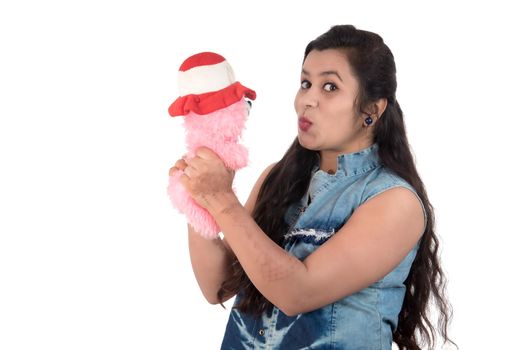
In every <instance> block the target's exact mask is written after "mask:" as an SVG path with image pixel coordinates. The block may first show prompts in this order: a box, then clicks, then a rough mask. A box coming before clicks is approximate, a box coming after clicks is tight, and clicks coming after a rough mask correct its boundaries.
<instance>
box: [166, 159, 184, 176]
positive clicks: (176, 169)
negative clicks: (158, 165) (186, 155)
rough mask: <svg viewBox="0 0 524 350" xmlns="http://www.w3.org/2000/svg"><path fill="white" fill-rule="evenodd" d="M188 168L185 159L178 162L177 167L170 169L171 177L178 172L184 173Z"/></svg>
mask: <svg viewBox="0 0 524 350" xmlns="http://www.w3.org/2000/svg"><path fill="white" fill-rule="evenodd" d="M186 167H187V163H186V161H185V160H184V159H179V160H177V161H176V163H175V165H174V166H173V167H171V168H170V169H169V176H172V175H173V174H174V173H175V172H176V171H178V170H180V171H184V170H185V169H186Z"/></svg>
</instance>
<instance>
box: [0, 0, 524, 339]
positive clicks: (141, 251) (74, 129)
mask: <svg viewBox="0 0 524 350" xmlns="http://www.w3.org/2000/svg"><path fill="white" fill-rule="evenodd" d="M420 3H421V2H415V1H413V2H404V3H403V5H398V2H387V1H384V2H376V1H366V2H364V1H330V2H325V4H324V5H321V2H320V1H305V0H302V1H300V2H293V4H289V5H288V3H287V2H284V1H279V2H269V1H266V2H253V1H238V2H226V1H204V0H202V1H198V2H187V3H179V2H175V1H147V2H146V1H142V2H138V1H126V2H124V1H121V2H119V1H90V2H73V1H53V0H51V1H45V2H41V1H17V2H14V1H10V2H9V1H6V2H2V4H1V5H0V47H1V49H0V50H1V53H0V233H1V236H0V349H217V348H218V347H219V344H220V342H221V339H222V335H223V332H224V328H225V325H226V320H227V316H228V312H229V310H226V311H225V310H223V309H222V308H221V307H220V306H211V305H208V304H206V302H205V300H204V298H203V297H202V296H201V294H200V291H199V289H198V286H197V284H196V281H195V280H194V277H193V274H192V270H191V266H190V263H189V257H188V252H187V237H186V225H185V220H184V218H183V217H182V216H181V215H180V214H178V213H177V212H176V211H175V210H174V209H173V208H172V207H171V204H170V203H169V201H168V198H167V195H166V185H167V172H168V169H169V167H170V166H172V164H173V163H174V161H175V160H176V159H178V158H179V157H180V155H182V154H183V153H184V151H185V148H184V147H185V146H184V142H183V128H182V124H181V119H173V118H170V117H169V116H168V114H167V108H168V106H169V104H170V103H171V102H172V101H173V100H174V99H175V98H176V97H177V94H178V91H177V83H176V78H177V70H178V67H179V65H180V64H181V62H182V61H183V60H184V59H185V58H186V57H188V56H189V55H191V54H194V53H196V52H200V51H216V52H218V53H221V54H222V55H224V56H225V57H226V58H227V59H228V61H229V62H230V64H231V65H232V66H233V68H234V70H235V73H236V76H237V78H238V79H239V80H240V81H241V82H242V83H243V84H245V85H246V86H249V87H251V88H253V89H255V90H256V91H257V93H258V98H257V100H256V101H255V103H254V106H253V109H252V113H251V115H250V119H249V121H248V123H247V126H246V130H245V132H244V144H245V145H246V146H247V147H248V148H249V151H250V165H249V166H248V167H247V168H244V169H242V170H240V171H239V172H238V173H237V176H236V178H235V186H236V187H237V190H238V196H239V197H240V199H241V201H244V200H245V199H246V198H247V195H248V193H249V191H250V189H251V186H252V185H253V183H254V182H255V180H256V178H257V177H258V175H259V174H260V172H261V171H262V169H264V168H265V167H266V166H267V165H268V164H269V163H270V162H273V161H277V160H278V159H280V157H281V156H282V155H283V153H284V151H285V150H286V149H287V147H288V146H289V144H290V143H291V141H292V140H293V138H294V136H295V134H296V124H295V123H296V116H295V114H294V109H293V98H294V95H295V92H296V90H297V88H298V87H299V74H300V64H301V61H302V54H303V50H304V48H305V46H306V44H307V43H308V42H309V41H310V40H312V39H314V38H315V37H316V36H318V35H320V34H321V33H323V32H325V31H326V30H328V29H329V27H330V26H331V25H334V24H342V23H350V24H354V25H356V26H357V27H358V28H361V29H366V30H370V31H374V32H377V33H379V34H380V35H381V36H382V37H383V38H384V40H385V41H386V43H387V44H388V45H389V47H390V48H391V50H392V51H393V53H394V55H395V58H396V62H397V68H398V84H399V87H398V100H399V102H400V104H401V106H402V108H403V110H404V112H405V117H406V124H407V129H408V136H409V139H410V142H411V145H412V148H413V151H414V153H415V155H416V160H417V164H418V168H419V171H420V173H421V175H422V177H423V180H424V181H425V183H426V186H427V190H428V193H429V197H430V200H431V201H432V202H433V205H434V206H435V211H436V215H437V229H438V233H439V234H440V236H441V241H442V259H443V265H444V268H445V270H446V271H447V274H448V277H449V281H450V282H449V297H450V299H451V302H452V303H453V306H454V309H455V316H454V322H453V323H452V325H451V328H450V331H451V335H452V336H453V338H454V339H455V340H456V342H457V343H458V344H459V345H461V348H462V349H495V348H497V349H509V348H515V344H518V343H519V342H520V336H519V334H521V330H520V328H521V327H520V324H521V315H522V312H523V311H524V310H523V308H522V298H521V296H520V293H519V288H518V284H519V282H518V281H519V280H520V279H521V278H520V277H518V276H519V275H521V273H519V272H520V271H519V270H521V268H520V267H521V266H522V259H521V256H522V255H521V250H520V247H519V243H520V241H521V240H520V239H519V238H520V236H522V234H523V233H524V232H523V228H522V225H521V218H520V215H522V214H521V212H520V211H521V209H522V204H521V198H522V195H523V190H522V185H521V181H522V180H519V178H521V175H520V174H521V171H519V170H518V169H521V167H520V166H519V165H518V164H519V163H520V162H521V161H519V159H522V156H520V155H519V153H520V152H519V151H521V150H522V149H523V147H522V146H523V142H522V136H521V135H522V131H521V129H522V127H523V125H524V124H523V122H522V116H523V113H522V107H521V102H522V96H521V95H522V81H523V78H524V75H523V70H522V64H521V62H523V60H524V57H523V54H522V39H521V37H520V36H519V35H518V32H519V31H520V32H522V30H523V29H524V28H523V25H522V24H519V22H521V17H520V15H519V13H520V12H519V11H517V8H516V6H512V5H509V4H510V3H508V2H505V1H497V2H493V3H484V4H480V3H479V2H471V3H467V2H461V3H460V4H459V2H458V1H457V2H449V3H446V2H442V1H439V2H435V4H434V5H428V4H425V5H421V4H420ZM519 209H520V210H519ZM226 306H227V307H228V308H229V307H230V306H231V303H228V304H227V305H226Z"/></svg>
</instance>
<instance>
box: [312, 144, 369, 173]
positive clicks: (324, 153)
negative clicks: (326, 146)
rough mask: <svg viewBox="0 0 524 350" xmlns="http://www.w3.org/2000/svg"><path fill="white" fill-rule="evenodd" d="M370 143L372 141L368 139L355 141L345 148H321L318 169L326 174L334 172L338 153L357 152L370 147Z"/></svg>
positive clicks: (336, 166)
mask: <svg viewBox="0 0 524 350" xmlns="http://www.w3.org/2000/svg"><path fill="white" fill-rule="evenodd" d="M372 144H373V143H372V142H370V141H368V142H362V143H356V144H354V145H352V146H350V147H348V148H345V149H344V150H321V151H320V170H323V171H325V172H326V173H328V174H335V173H336V172H337V168H338V156H339V155H341V154H348V153H354V152H358V151H360V150H363V149H365V148H368V147H370V146H371V145H372Z"/></svg>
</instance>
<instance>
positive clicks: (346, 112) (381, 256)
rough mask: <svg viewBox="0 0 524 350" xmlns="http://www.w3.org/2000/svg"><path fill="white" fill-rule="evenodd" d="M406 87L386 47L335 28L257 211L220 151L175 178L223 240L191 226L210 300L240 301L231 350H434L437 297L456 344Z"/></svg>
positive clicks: (315, 56) (312, 48)
mask: <svg viewBox="0 0 524 350" xmlns="http://www.w3.org/2000/svg"><path fill="white" fill-rule="evenodd" d="M396 86H397V82H396V68H395V62H394V59H393V55H392V53H391V51H390V50H389V48H388V47H387V46H386V45H385V44H384V42H383V40H382V38H381V37H380V36H378V35H377V34H374V33H371V32H367V31H363V30H358V29H356V28H355V27H353V26H350V25H343V26H335V27H332V28H331V29H330V30H329V31H328V32H326V33H325V34H323V35H321V36H320V37H318V38H317V39H315V40H313V41H312V42H311V43H309V45H308V46H307V48H306V51H305V55H304V61H303V66H302V72H301V78H300V87H299V89H298V93H297V95H296V99H295V109H296V112H297V127H298V136H297V138H296V139H295V141H294V142H293V144H292V145H291V147H290V148H289V149H288V150H287V152H286V154H285V155H284V157H283V158H282V159H281V160H280V161H279V162H277V163H275V164H272V165H270V166H269V167H268V168H267V169H266V170H265V171H264V172H263V173H262V175H261V176H260V178H259V179H258V181H257V182H256V184H255V185H254V188H253V190H252V192H251V194H250V196H249V198H248V200H247V202H246V204H245V205H244V206H242V205H241V204H240V203H239V201H238V199H237V197H236V196H235V194H234V193H233V191H232V189H231V185H232V182H233V177H234V172H233V171H231V170H230V169H227V168H226V167H225V166H224V164H223V163H222V161H221V160H220V158H218V157H217V156H216V155H215V154H214V153H213V152H212V151H210V150H209V149H206V148H201V149H200V150H199V151H198V152H197V156H196V157H195V158H193V159H191V160H187V162H186V160H184V159H180V160H178V161H177V162H176V164H175V166H174V167H173V168H172V169H173V170H174V169H175V168H176V169H179V170H183V171H184V174H185V175H183V176H182V178H181V181H182V183H183V185H184V187H185V188H186V189H187V190H188V192H189V193H190V194H191V196H193V198H194V199H195V200H196V201H197V202H198V203H199V204H200V205H202V206H203V207H205V208H206V209H207V210H208V211H209V212H210V213H211V214H212V215H213V217H214V218H215V219H216V221H217V223H218V224H219V226H220V228H221V229H222V232H223V236H224V237H223V239H216V240H212V241H209V240H206V239H203V238H201V237H200V235H198V234H197V233H195V232H194V231H192V228H191V227H188V229H189V249H190V254H191V262H192V266H193V269H194V273H195V276H196V278H197V281H198V283H199V286H200V288H201V289H202V292H203V294H204V295H205V297H206V298H207V300H208V301H209V302H210V303H222V302H224V301H226V300H228V299H229V298H231V297H232V296H234V295H236V299H235V302H234V306H233V309H232V310H231V314H230V318H229V322H228V325H227V327H226V332H225V336H224V340H223V343H222V348H223V349H262V348H263V349H306V348H307V349H391V346H392V342H393V341H394V342H396V343H397V344H398V346H399V347H400V349H420V347H421V345H422V344H423V343H428V344H429V346H433V341H434V337H435V332H434V327H433V326H432V324H431V321H430V319H429V312H428V301H429V299H430V297H433V298H434V300H435V303H436V306H437V309H438V310H439V311H440V320H439V321H440V322H439V325H440V328H439V331H440V333H441V334H442V336H443V338H444V340H445V341H448V336H447V324H448V321H449V317H450V311H449V307H448V305H447V302H446V299H445V296H444V287H445V279H444V276H443V273H442V270H441V268H440V265H439V260H438V246H439V245H438V240H437V237H436V235H435V233H434V230H433V226H434V218H433V210H432V207H431V204H430V202H429V200H428V197H427V195H426V191H425V189H424V184H423V183H422V181H421V179H420V177H419V175H418V173H417V170H416V167H415V164H414V161H413V157H412V155H411V152H410V149H409V145H408V141H407V138H406V132H405V128H404V121H403V115H402V111H401V109H400V106H399V104H398V102H397V100H396V97H395V92H396ZM417 332H418V333H419V335H418V336H416V334H417Z"/></svg>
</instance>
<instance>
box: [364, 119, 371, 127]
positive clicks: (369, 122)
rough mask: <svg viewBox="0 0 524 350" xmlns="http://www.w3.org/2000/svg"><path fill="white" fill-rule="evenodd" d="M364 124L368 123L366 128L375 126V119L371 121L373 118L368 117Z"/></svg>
mask: <svg viewBox="0 0 524 350" xmlns="http://www.w3.org/2000/svg"><path fill="white" fill-rule="evenodd" d="M364 122H365V123H366V126H370V125H371V124H373V119H371V117H367V118H366V119H365V120H364Z"/></svg>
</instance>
